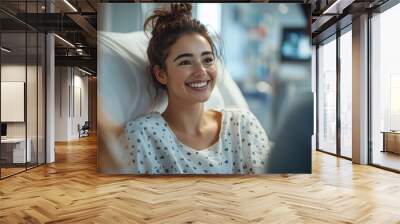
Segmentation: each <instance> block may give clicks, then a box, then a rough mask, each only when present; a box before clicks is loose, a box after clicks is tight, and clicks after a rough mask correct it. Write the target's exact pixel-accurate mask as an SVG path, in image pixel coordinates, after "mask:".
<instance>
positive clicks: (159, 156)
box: [122, 109, 270, 174]
mask: <svg viewBox="0 0 400 224" xmlns="http://www.w3.org/2000/svg"><path fill="white" fill-rule="evenodd" d="M221 113H222V126H221V131H220V136H219V140H218V141H217V142H216V143H215V144H213V145H212V146H210V147H208V148H206V149H203V150H196V149H193V148H190V147H189V146H187V145H185V144H183V143H181V142H180V141H179V140H178V139H177V137H176V136H175V134H174V133H173V132H172V130H171V129H170V128H169V126H168V124H167V122H166V121H165V120H164V118H163V117H162V116H161V114H160V113H157V112H153V113H151V114H149V115H146V116H143V117H140V118H138V119H136V120H134V121H130V122H128V123H127V125H126V128H125V134H124V135H123V137H122V141H124V142H123V144H124V146H125V150H126V156H127V157H126V159H127V163H128V166H129V168H131V170H132V173H136V174H250V173H256V174H262V173H265V172H266V163H267V157H268V154H269V151H270V143H269V140H268V137H267V135H266V133H265V131H264V129H263V128H262V127H261V125H260V123H259V122H258V120H257V119H256V118H255V117H254V115H253V114H252V113H251V112H249V111H247V110H242V109H223V110H222V111H221Z"/></svg>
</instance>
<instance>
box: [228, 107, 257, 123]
mask: <svg viewBox="0 0 400 224" xmlns="http://www.w3.org/2000/svg"><path fill="white" fill-rule="evenodd" d="M221 113H222V114H223V116H224V117H225V119H229V120H231V121H233V120H236V121H238V120H248V119H249V118H253V117H254V115H253V113H252V112H251V111H250V110H248V109H244V108H226V109H222V110H221Z"/></svg>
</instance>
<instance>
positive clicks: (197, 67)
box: [194, 62, 207, 75]
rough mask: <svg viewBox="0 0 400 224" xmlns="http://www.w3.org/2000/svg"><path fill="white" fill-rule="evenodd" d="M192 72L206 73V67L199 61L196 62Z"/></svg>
mask: <svg viewBox="0 0 400 224" xmlns="http://www.w3.org/2000/svg"><path fill="white" fill-rule="evenodd" d="M194 73H195V74H198V75H204V74H206V73H207V69H206V67H205V66H204V65H203V64H202V63H201V62H196V63H195V65H194Z"/></svg>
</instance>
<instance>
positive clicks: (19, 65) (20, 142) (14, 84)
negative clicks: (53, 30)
mask: <svg viewBox="0 0 400 224" xmlns="http://www.w3.org/2000/svg"><path fill="white" fill-rule="evenodd" d="M44 3H45V1H12V2H11V1H10V2H7V3H6V2H1V3H0V7H2V8H7V9H8V10H9V11H12V12H15V13H20V15H21V13H25V12H27V13H40V12H43V11H44V9H45V8H44ZM26 4H28V5H26ZM10 15H11V14H10ZM5 21H6V22H5ZM45 43H46V41H45V35H44V34H43V33H39V31H38V30H35V28H33V27H30V26H27V25H26V24H24V23H23V22H21V21H19V20H17V19H15V18H13V17H12V16H11V17H10V16H9V15H6V14H4V13H2V12H0V45H1V57H0V66H1V70H0V71H1V75H0V78H1V79H0V81H1V86H0V89H1V106H0V110H1V134H2V139H1V145H0V178H5V177H7V176H10V175H12V174H15V173H18V172H21V171H24V170H26V169H27V168H32V167H35V166H37V165H38V164H42V163H44V162H45V103H44V102H45V74H44V73H45V58H46V52H45Z"/></svg>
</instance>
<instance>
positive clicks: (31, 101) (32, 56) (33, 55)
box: [26, 32, 38, 167]
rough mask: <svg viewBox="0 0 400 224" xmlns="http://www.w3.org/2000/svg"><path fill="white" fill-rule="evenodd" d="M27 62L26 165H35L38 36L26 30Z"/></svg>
mask: <svg viewBox="0 0 400 224" xmlns="http://www.w3.org/2000/svg"><path fill="white" fill-rule="evenodd" d="M27 38H28V41H27V43H28V46H27V47H28V51H27V52H28V62H27V81H26V89H27V95H26V96H27V98H26V105H27V107H26V112H27V131H28V132H27V133H28V134H27V142H28V144H29V145H28V148H29V147H30V151H31V153H30V158H29V159H28V164H27V165H28V167H32V166H36V165H37V156H38V154H37V151H38V143H37V132H38V130H37V129H38V126H37V121H38V120H37V104H38V102H37V90H38V89H37V74H38V68H37V62H38V57H37V53H38V52H37V45H38V44H37V41H38V36H37V33H36V32H28V33H27Z"/></svg>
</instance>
